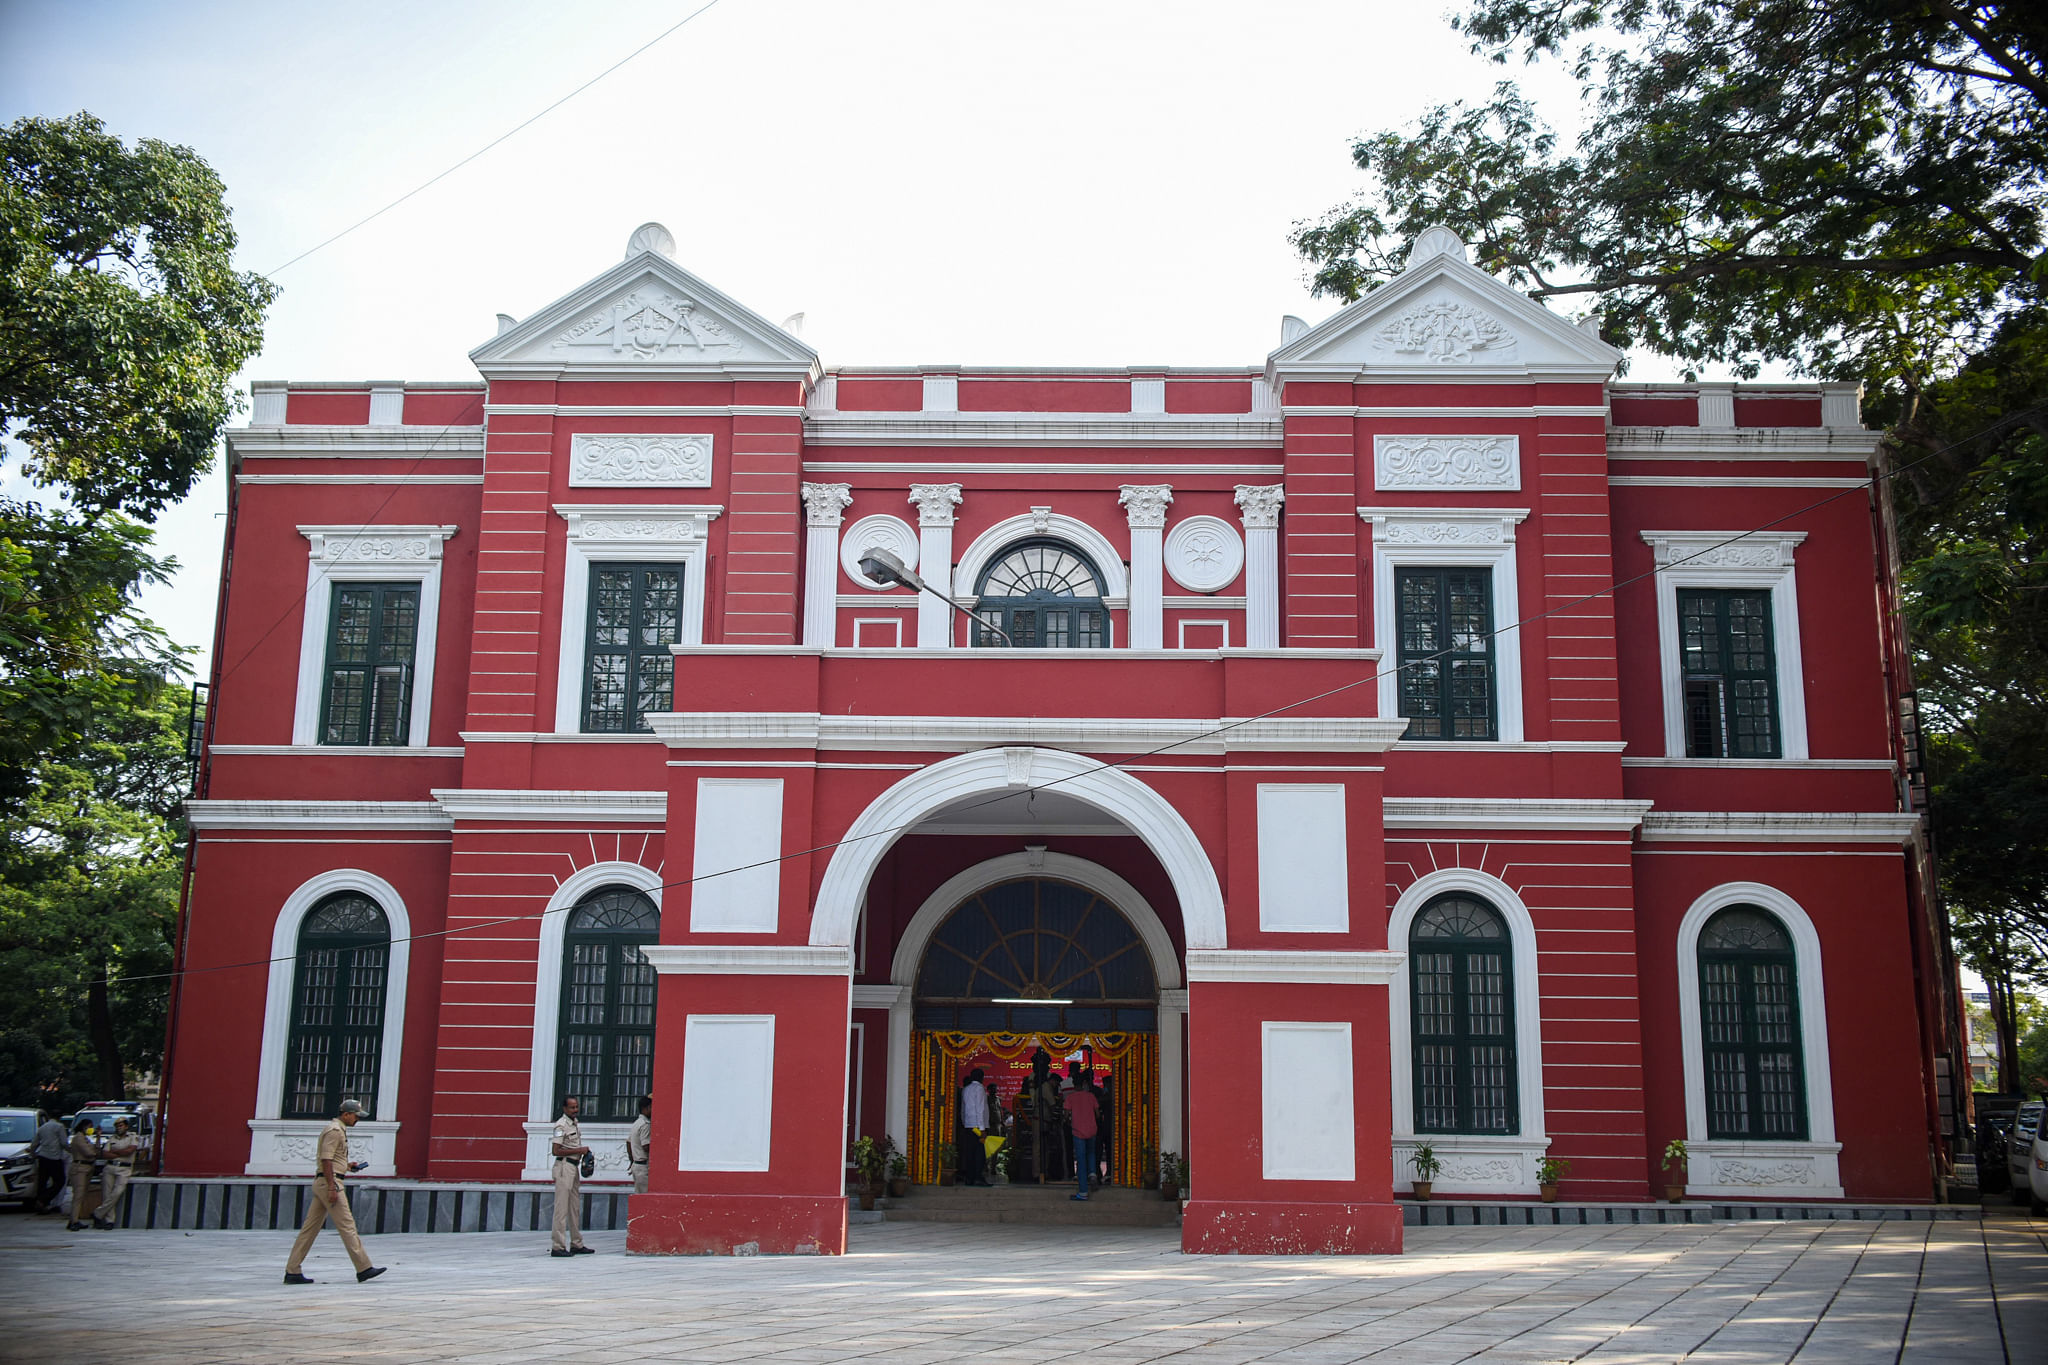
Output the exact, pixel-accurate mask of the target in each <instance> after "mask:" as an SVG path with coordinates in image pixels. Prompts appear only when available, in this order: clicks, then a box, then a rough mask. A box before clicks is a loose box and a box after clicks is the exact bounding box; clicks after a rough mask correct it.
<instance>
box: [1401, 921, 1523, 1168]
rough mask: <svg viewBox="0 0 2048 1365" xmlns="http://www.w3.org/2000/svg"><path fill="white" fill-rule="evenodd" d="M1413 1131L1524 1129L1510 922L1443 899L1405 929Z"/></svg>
mask: <svg viewBox="0 0 2048 1365" xmlns="http://www.w3.org/2000/svg"><path fill="white" fill-rule="evenodd" d="M1408 987H1409V1011H1410V1012H1409V1022H1410V1038H1409V1044H1410V1047H1411V1048H1412V1049H1413V1070H1414V1087H1415V1131H1416V1132H1417V1133H1519V1132H1520V1131H1521V1112H1520V1109H1521V1106H1520V1102H1519V1095H1518V1093H1517V1089H1518V1087H1517V1073H1516V1069H1515V1067H1516V1063H1515V981H1514V948H1513V945H1512V943H1511V942H1510V940H1509V936H1508V926H1507V921H1505V920H1503V919H1502V918H1501V916H1500V914H1499V912H1498V911H1496V910H1495V909H1494V908H1493V907H1492V906H1490V905H1487V904H1486V903H1484V902H1483V901H1479V900H1475V899H1473V898H1472V897H1470V896H1456V895H1452V896H1439V897H1437V898H1436V899H1435V900H1433V901H1431V902H1430V903H1429V904H1428V905H1426V906H1424V907H1423V909H1422V913H1421V914H1419V915H1417V916H1416V917H1415V924H1414V927H1413V928H1411V929H1410V930H1409V932H1408Z"/></svg>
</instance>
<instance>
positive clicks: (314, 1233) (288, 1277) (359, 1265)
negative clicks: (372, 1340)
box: [284, 1100, 384, 1284]
mask: <svg viewBox="0 0 2048 1365" xmlns="http://www.w3.org/2000/svg"><path fill="white" fill-rule="evenodd" d="M362 1116H363V1106H361V1105H360V1104H357V1103H356V1102H355V1101H354V1100H343V1101H342V1102H341V1112H340V1113H339V1114H337V1115H335V1117H334V1122H332V1123H330V1124H328V1125H327V1126H326V1127H325V1128H322V1129H321V1130H320V1143H319V1145H318V1146H317V1147H315V1148H314V1149H313V1204H312V1207H310V1208H308V1209H307V1210H306V1221H305V1222H304V1223H302V1224H300V1226H299V1235H298V1238H297V1240H295V1241H294V1242H293V1243H292V1254H291V1256H290V1257H289V1258H288V1259H287V1260H286V1261H285V1263H284V1282H285V1283H286V1284H311V1283H313V1282H312V1281H311V1280H309V1279H307V1278H306V1277H305V1276H304V1275H302V1274H300V1273H299V1272H300V1269H301V1267H303V1266H304V1265H305V1264H306V1253H307V1252H309V1251H311V1250H312V1249H313V1239H314V1238H315V1237H318V1236H319V1235H320V1229H321V1228H322V1227H324V1226H326V1223H327V1220H328V1219H329V1218H332V1219H333V1220H334V1230H335V1232H337V1233H339V1234H340V1236H341V1248H342V1250H343V1251H346V1252H347V1253H348V1258H349V1259H350V1260H351V1261H353V1262H355V1266H356V1280H357V1281H358V1282H361V1281H363V1280H374V1279H376V1278H377V1277H378V1276H379V1275H382V1274H383V1273H384V1267H383V1266H381V1265H371V1264H370V1253H369V1252H367V1251H364V1250H363V1239H362V1238H361V1237H359V1236H357V1235H356V1215H355V1210H354V1209H351V1208H350V1207H349V1206H348V1191H347V1190H346V1189H345V1188H344V1187H343V1185H342V1177H343V1176H345V1175H347V1174H348V1173H349V1172H351V1171H360V1170H361V1169H362V1168H363V1167H364V1166H365V1165H367V1164H368V1163H367V1162H362V1161H355V1162H351V1161H350V1160H349V1159H348V1130H349V1129H351V1128H353V1127H355V1126H356V1121H357V1120H358V1119H360V1118H362Z"/></svg>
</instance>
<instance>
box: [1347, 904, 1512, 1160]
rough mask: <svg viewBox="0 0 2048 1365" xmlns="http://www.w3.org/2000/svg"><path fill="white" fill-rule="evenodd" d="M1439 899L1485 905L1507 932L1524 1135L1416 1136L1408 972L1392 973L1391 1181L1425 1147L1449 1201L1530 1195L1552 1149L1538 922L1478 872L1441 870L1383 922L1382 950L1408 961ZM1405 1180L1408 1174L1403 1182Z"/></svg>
mask: <svg viewBox="0 0 2048 1365" xmlns="http://www.w3.org/2000/svg"><path fill="white" fill-rule="evenodd" d="M1444 895H1466V896H1471V897H1473V898H1475V899H1477V900H1482V901H1484V902H1486V904H1487V905H1489V906H1491V907H1492V908H1493V909H1494V910H1495V911H1497V912H1498V913H1499V914H1500V917H1501V919H1502V920H1503V921H1504V922H1505V923H1506V924H1507V927H1508V950H1509V958H1510V962H1511V970H1512V975H1511V980H1512V983H1513V989H1514V993H1515V1005H1514V1008H1515V1089H1516V1092H1517V1094H1516V1099H1517V1108H1518V1111H1519V1113H1518V1119H1519V1122H1520V1125H1521V1131H1520V1132H1519V1133H1516V1134H1514V1135H1512V1136H1500V1137H1495V1136H1491V1135H1480V1134H1447V1133H1430V1134H1426V1135H1418V1134H1417V1133H1416V1131H1415V1048H1414V1038H1413V1037H1412V1036H1411V1028H1410V1013H1411V1009H1410V991H1409V981H1410V973H1409V972H1408V971H1407V970H1406V969H1405V968H1404V969H1403V970H1402V971H1400V972H1398V973H1396V974H1395V976H1394V979H1393V982H1392V984H1391V985H1390V986H1389V987H1388V989H1387V1024H1388V1038H1389V1053H1390V1055H1389V1057H1388V1061H1389V1063H1390V1065H1389V1067H1388V1070H1389V1071H1390V1072H1391V1073H1392V1075H1393V1086H1394V1095H1393V1100H1394V1181H1395V1183H1396V1184H1397V1185H1398V1184H1399V1183H1400V1182H1401V1181H1402V1180H1403V1179H1404V1178H1412V1177H1413V1174H1414V1167H1412V1166H1410V1165H1409V1164H1408V1158H1409V1157H1410V1156H1411V1155H1412V1154H1413V1153H1414V1151H1415V1148H1416V1145H1417V1144H1418V1143H1420V1142H1423V1141H1425V1140H1426V1141H1428V1142H1429V1144H1430V1145H1431V1146H1432V1147H1433V1148H1434V1149H1435V1150H1436V1153H1437V1156H1438V1158H1439V1159H1440V1160H1441V1161H1442V1162H1443V1170H1442V1171H1441V1172H1440V1173H1439V1174H1438V1175H1437V1178H1436V1183H1437V1185H1438V1187H1439V1188H1441V1189H1442V1190H1443V1191H1444V1192H1445V1193H1447V1194H1535V1193H1537V1185H1536V1164H1537V1162H1539V1161H1541V1160H1542V1158H1543V1154H1544V1153H1545V1152H1546V1151H1548V1150H1549V1148H1550V1138H1549V1136H1548V1134H1547V1133H1546V1131H1545V1128H1544V1114H1543V1001H1542V996H1541V994H1540V989H1541V981H1542V974H1541V973H1540V972H1539V970H1538V965H1539V964H1538V959H1537V948H1536V921H1535V919H1534V918H1533V917H1532V916H1531V915H1530V914H1529V907H1528V906H1527V905H1525V904H1524V903H1523V901H1522V898H1521V896H1520V895H1518V894H1517V893H1516V892H1515V889H1514V888H1513V887H1511V886H1509V885H1508V884H1507V883H1506V882H1504V881H1502V880H1501V879H1500V878H1498V877H1494V876H1490V875H1488V874H1487V873H1484V872H1481V871H1479V870H1478V869H1476V868H1469V867H1446V868H1440V869H1438V870H1437V871H1435V872H1431V873H1429V874H1428V875H1427V876H1424V877H1421V878H1419V879H1418V880H1417V881H1416V882H1415V883H1414V884H1413V885H1411V886H1410V887H1409V888H1408V889H1407V890H1406V891H1403V892H1402V893H1401V897H1400V899H1399V900H1397V901H1395V902H1394V910H1393V913H1392V915H1390V916H1389V917H1388V920H1387V947H1388V948H1389V949H1391V950H1392V951H1394V952H1398V953H1403V954H1406V953H1407V951H1408V934H1409V931H1410V930H1411V929H1412V928H1413V927H1414V924H1415V917H1416V916H1417V915H1418V914H1420V913H1422V908H1423V907H1424V906H1425V905H1427V904H1429V902H1431V901H1433V900H1435V899H1436V898H1437V897H1438V896H1444ZM1404 1173H1405V1175H1404Z"/></svg>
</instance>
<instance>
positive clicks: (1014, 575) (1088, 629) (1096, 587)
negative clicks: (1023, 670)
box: [973, 540, 1109, 649]
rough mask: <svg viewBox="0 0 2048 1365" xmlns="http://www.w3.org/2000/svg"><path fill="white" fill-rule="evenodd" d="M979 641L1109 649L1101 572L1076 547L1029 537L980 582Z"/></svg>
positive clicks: (977, 607)
mask: <svg viewBox="0 0 2048 1365" xmlns="http://www.w3.org/2000/svg"><path fill="white" fill-rule="evenodd" d="M975 593H976V601H975V604H974V614H975V616H976V618H977V620H976V623H975V625H974V628H973V631H974V643H975V645H977V646H985V645H995V646H1001V645H1002V643H1003V637H1002V636H1001V635H998V634H996V632H995V631H994V630H990V629H988V628H987V625H984V624H983V623H984V622H986V623H988V625H994V626H996V627H999V628H1000V629H1001V630H1002V631H1003V633H1004V634H1006V635H1008V636H1009V637H1010V640H1011V642H1012V643H1013V644H1014V645H1015V646H1016V647H1017V648H1019V649H1107V648H1108V647H1109V610H1108V608H1107V607H1105V606H1104V605H1103V602H1102V596H1103V582H1102V575H1101V574H1100V573H1099V572H1097V570H1096V568H1095V566H1094V565H1093V564H1091V563H1090V562H1089V561H1088V559H1087V558H1086V557H1085V556H1084V555H1082V554H1081V552H1080V551H1078V550H1075V549H1074V548H1072V547H1071V546H1068V545H1063V544H1061V543H1060V542H1059V541H1056V540H1027V541H1025V542H1024V543H1022V544H1021V545H1017V546H1015V547H1014V548H1012V549H1010V550H1009V551H1007V552H1006V553H1005V554H1004V555H1003V556H1002V557H1001V558H1000V559H998V560H996V562H995V563H993V564H991V565H990V566H989V567H988V568H987V569H986V570H984V571H983V573H982V575H981V582H980V583H978V584H976V585H975Z"/></svg>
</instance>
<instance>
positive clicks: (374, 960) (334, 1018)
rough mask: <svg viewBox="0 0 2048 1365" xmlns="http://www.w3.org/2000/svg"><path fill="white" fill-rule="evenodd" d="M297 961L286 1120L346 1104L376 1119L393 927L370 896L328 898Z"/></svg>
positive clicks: (304, 934)
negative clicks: (359, 1106) (355, 1105)
mask: <svg viewBox="0 0 2048 1365" xmlns="http://www.w3.org/2000/svg"><path fill="white" fill-rule="evenodd" d="M298 959H299V960H298V968H297V971H296V972H295V974H294V976H293V980H292V1016H291V1030H290V1033H289V1035H288V1037H287V1039H286V1042H285V1078H284V1108H283V1117H285V1118H288V1119H324V1118H332V1117H334V1115H335V1114H336V1113H337V1112H338V1111H339V1110H340V1108H341V1102H342V1101H343V1100H345V1099H347V1100H356V1101H359V1102H360V1103H361V1104H362V1106H363V1108H364V1110H365V1111H367V1113H368V1114H369V1115H370V1116H372V1117H374V1116H375V1114H376V1104H377V1081H378V1070H379V1068H380V1066H381V1064H382V1062H383V1058H384V993H385V989H386V987H387V986H388V984H389V981H388V977H389V973H390V964H391V922H390V921H389V920H388V919H386V918H385V917H384V911H383V910H382V909H381V908H379V907H378V905H377V903H376V902H375V901H373V900H371V899H370V898H369V897H368V896H363V895H359V894H357V893H355V892H352V891H351V892H343V893H342V894H340V895H336V896H329V897H328V898H327V899H326V900H324V901H321V902H320V903H319V904H318V905H316V906H314V907H313V910H312V913H310V914H308V915H307V916H306V918H305V919H304V921H302V922H301V923H300V925H299V946H298Z"/></svg>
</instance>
